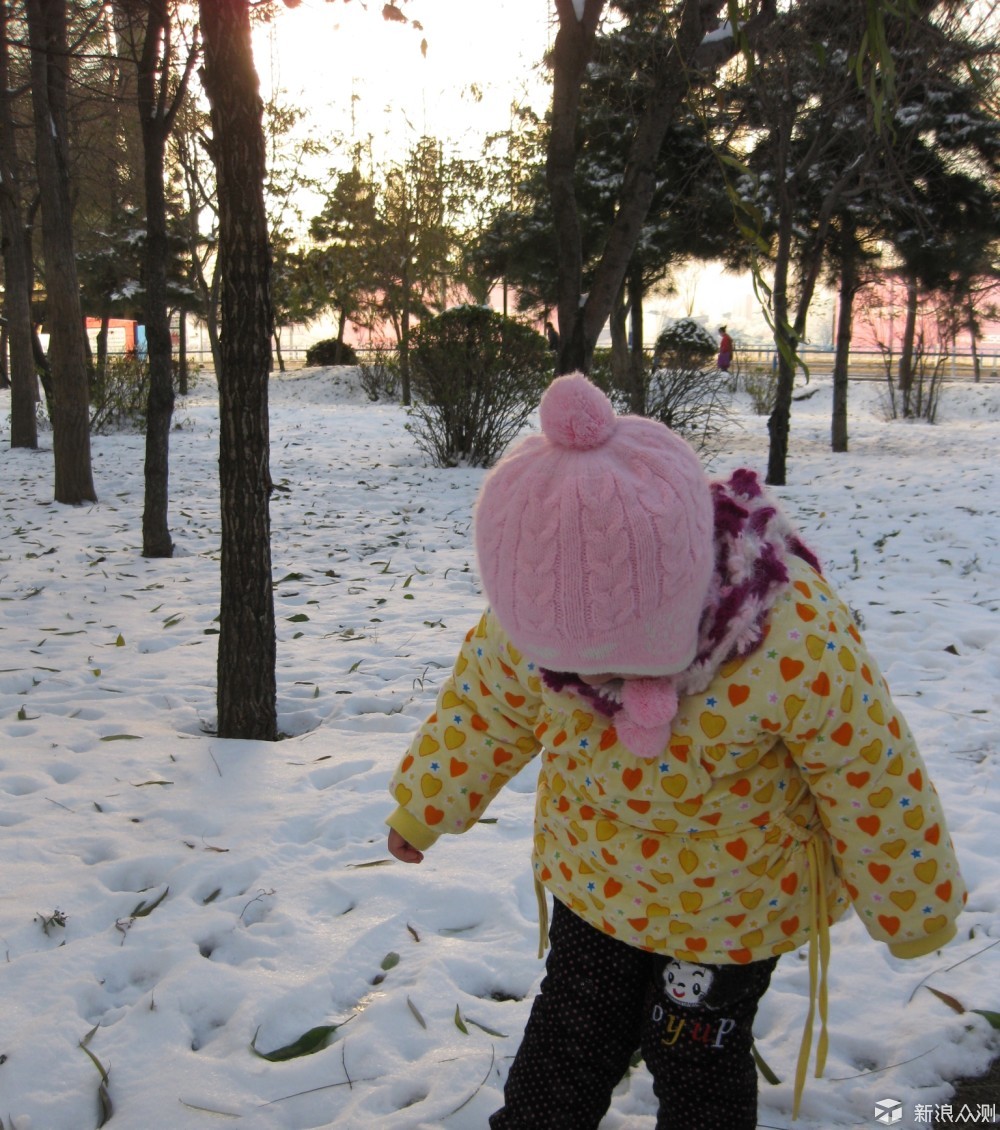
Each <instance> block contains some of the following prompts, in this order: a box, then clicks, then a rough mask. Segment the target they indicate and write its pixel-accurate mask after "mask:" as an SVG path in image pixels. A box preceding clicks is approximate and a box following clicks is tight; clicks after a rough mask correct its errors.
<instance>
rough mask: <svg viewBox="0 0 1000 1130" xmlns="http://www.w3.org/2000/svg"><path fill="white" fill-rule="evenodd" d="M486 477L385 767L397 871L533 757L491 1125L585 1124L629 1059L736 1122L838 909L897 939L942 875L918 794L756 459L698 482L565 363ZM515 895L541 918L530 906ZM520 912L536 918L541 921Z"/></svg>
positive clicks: (671, 1116)
mask: <svg viewBox="0 0 1000 1130" xmlns="http://www.w3.org/2000/svg"><path fill="white" fill-rule="evenodd" d="M540 418H541V426H542V434H541V435H534V436H531V437H529V438H527V439H525V440H524V441H522V442H521V443H520V444H519V445H518V446H517V447H516V448H515V449H514V450H513V451H512V452H511V453H510V454H509V455H508V456H507V457H505V458H504V459H503V460H501V462H500V463H499V464H498V465H497V466H496V467H495V468H494V469H493V470H492V471H491V472H490V474H489V475H488V476H487V477H486V479H485V481H484V484H483V487H482V491H481V493H480V496H479V500H478V503H477V507H476V550H477V555H478V560H479V568H480V573H481V576H482V581H483V586H484V588H485V590H486V594H487V596H488V598H489V601H490V608H489V609H488V610H487V611H486V613H485V614H484V615H483V617H482V619H481V620H480V622H479V624H478V626H477V627H476V628H474V629H473V630H472V631H471V632H470V633H469V635H468V636H467V637H466V640H465V644H464V646H463V647H462V649H461V651H460V653H459V656H458V660H457V663H456V665H455V669H454V672H453V674H452V676H451V677H450V678H449V679H448V680H447V682H446V683H445V684H444V686H443V687H442V688H441V692H440V694H439V696H438V701H437V709H436V710H435V712H434V713H433V714H432V715H431V716H430V718H429V719H428V720H427V722H426V723H425V724H424V726H423V728H422V729H421V731H420V732H419V733H418V734H417V736H416V737H415V738H414V740H413V743H412V745H411V747H410V751H409V753H408V754H407V755H406V757H405V758H404V759H403V761H402V763H401V765H400V766H399V769H398V770H397V772H396V774H395V776H394V778H393V781H392V786H391V789H392V794H393V796H394V798H395V800H396V803H397V805H398V807H397V809H396V811H395V812H394V813H393V814H392V815H391V816H390V817H389V819H388V821H387V823H388V824H389V826H390V829H391V830H390V832H389V850H390V852H391V853H392V854H393V855H394V856H395V857H396V858H397V859H400V860H403V861H404V862H409V863H419V862H420V860H421V859H422V858H423V852H424V851H426V850H427V849H428V848H429V847H430V846H431V845H432V844H433V843H434V841H435V840H436V839H437V837H438V836H439V835H440V834H441V833H442V832H463V831H465V830H466V829H468V828H469V827H470V826H471V825H473V824H475V823H476V821H477V820H478V819H479V818H480V817H481V816H482V815H483V812H484V811H485V809H486V806H487V805H488V804H489V802H490V800H491V799H492V798H493V797H494V796H495V795H496V793H497V792H498V791H499V790H500V788H501V787H502V786H503V785H504V784H505V783H506V782H507V781H508V780H509V779H510V778H511V777H513V776H514V774H515V773H517V771H518V770H519V769H520V768H521V767H522V766H523V765H525V764H526V763H527V762H528V761H529V760H530V759H532V758H533V757H535V756H536V754H538V753H539V752H541V757H542V763H541V766H540V769H539V777H538V790H537V799H536V813H535V836H534V853H533V865H534V870H535V877H536V880H537V883H538V884H540V886H541V887H544V888H546V889H547V890H548V891H549V892H550V893H551V894H552V896H553V899H554V907H553V914H552V923H551V930H550V933H549V941H550V945H551V948H550V952H549V957H548V961H547V964H546V976H545V978H544V980H543V981H542V985H541V991H540V993H539V995H538V997H537V998H536V999H535V1002H534V1005H533V1007H532V1011H531V1015H530V1017H529V1020H528V1024H527V1027H526V1029H525V1033H524V1039H523V1042H522V1044H521V1047H520V1049H519V1051H518V1054H517V1056H516V1058H515V1060H514V1063H513V1065H512V1067H511V1070H510V1074H509V1077H508V1079H507V1082H506V1085H505V1088H504V1106H503V1108H502V1109H501V1110H499V1111H497V1113H496V1114H494V1115H493V1117H492V1118H491V1119H490V1125H491V1126H492V1127H493V1128H494V1130H499V1128H508V1127H518V1128H522V1127H532V1128H535V1130H555V1128H558V1127H565V1128H566V1130H584V1128H585V1127H596V1126H597V1125H598V1123H599V1122H600V1121H601V1118H602V1116H603V1115H604V1113H605V1112H606V1111H607V1109H608V1106H609V1105H610V1102H611V1092H612V1089H613V1088H614V1086H615V1085H616V1084H617V1082H618V1081H619V1079H620V1078H621V1077H622V1075H623V1074H624V1072H625V1071H626V1069H627V1067H628V1064H629V1060H630V1058H631V1057H632V1055H633V1054H634V1052H635V1050H636V1049H637V1048H641V1049H642V1053H643V1057H644V1059H645V1061H646V1064H647V1066H648V1068H649V1070H650V1073H651V1074H652V1077H653V1085H654V1091H655V1094H656V1097H657V1099H658V1102H659V1110H660V1113H659V1117H658V1120H657V1127H658V1130H659V1128H666V1127H668V1126H669V1127H673V1128H676V1130H713V1128H715V1127H719V1128H721V1127H725V1128H726V1130H753V1128H754V1127H756V1125H757V1115H756V1110H757V1075H756V1069H755V1066H754V1061H753V1057H752V1053H751V1045H752V1040H753V1033H752V1029H753V1020H754V1015H755V1013H756V1010H757V1004H758V1001H759V1000H760V997H761V995H762V994H763V993H764V991H765V990H766V988H767V986H768V982H769V981H770V978H771V973H772V971H773V969H774V967H775V965H776V963H777V960H778V957H779V956H780V955H781V954H783V953H788V952H789V951H791V950H794V949H796V948H797V947H799V946H801V945H803V944H808V946H809V949H810V954H809V956H810V969H811V971H812V990H811V1000H810V1018H809V1022H808V1023H807V1027H806V1037H805V1039H804V1040H803V1047H802V1053H801V1055H800V1063H799V1071H798V1073H797V1082H796V1096H795V1098H796V1109H797V1106H798V1099H799V1097H800V1094H801V1089H802V1085H803V1081H804V1078H805V1071H806V1066H807V1060H808V1056H809V1041H810V1039H811V1032H812V1012H813V1007H814V1005H815V1002H816V1001H817V999H818V1004H819V1008H820V1014H821V1017H822V1018H823V1020H824V1032H823V1036H821V1042H820V1047H819V1049H818V1053H817V1074H818V1073H819V1071H820V1070H821V1069H822V1060H823V1057H824V1055H825V1003H826V1002H825V988H826V986H825V967H826V956H827V953H828V947H829V926H830V924H831V923H832V922H834V921H835V920H836V919H838V918H839V917H840V916H841V915H842V914H843V913H844V912H845V911H846V910H847V909H848V907H849V905H850V904H851V903H853V904H854V906H855V908H856V909H857V912H858V914H859V915H860V916H861V919H862V921H863V922H864V924H865V926H866V928H867V930H868V932H869V933H870V934H871V935H872V937H873V938H875V939H877V940H878V941H882V942H885V943H887V944H888V945H889V947H890V949H891V950H892V952H893V953H894V954H896V955H897V956H899V957H916V956H919V955H922V954H926V953H929V952H931V951H933V950H934V949H936V948H937V947H939V946H942V945H944V944H945V943H946V942H947V941H948V940H949V939H950V938H951V937H952V936H953V935H954V933H955V918H956V917H957V915H958V913H959V911H960V909H961V906H962V904H963V901H964V896H965V890H964V886H963V883H962V879H961V877H960V875H959V871H958V866H957V864H956V861H955V857H954V854H953V852H952V847H951V842H950V840H949V837H948V832H947V829H946V827H945V821H944V816H943V814H942V812H941V806H940V803H939V801H938V797H937V794H936V793H935V791H934V788H933V785H932V784H931V782H930V780H929V778H928V775H927V771H926V769H925V767H924V765H923V762H922V760H921V758H920V755H919V753H918V752H917V750H916V748H915V746H914V743H913V739H912V738H911V736H910V733H909V731H908V729H907V727H906V723H905V722H904V720H903V718H902V716H901V715H900V713H899V712H898V710H897V709H896V707H895V706H894V705H893V702H892V700H891V698H890V696H889V692H888V689H887V688H886V686H885V683H884V681H883V680H882V678H881V676H880V674H879V671H878V668H877V667H876V665H875V663H874V661H873V660H872V659H871V658H870V657H869V655H868V653H867V652H866V650H865V648H864V645H863V643H862V641H861V637H860V636H859V634H858V631H857V628H856V627H855V624H854V620H853V618H852V616H851V613H850V611H849V610H848V609H847V608H846V607H845V605H844V604H843V603H842V602H841V601H840V600H839V599H838V598H837V596H836V595H835V594H834V593H833V591H832V590H831V589H830V587H829V586H828V585H827V583H826V582H825V581H824V580H823V577H822V575H821V573H820V569H819V565H818V563H817V561H816V559H815V558H814V557H813V555H812V553H811V552H810V551H809V550H808V549H807V548H806V547H805V546H804V545H803V544H802V542H801V541H800V540H799V539H798V537H797V536H796V534H795V533H794V531H793V530H792V529H791V527H790V525H789V524H788V522H787V521H786V519H785V518H784V517H783V516H782V514H781V513H780V511H779V510H778V508H777V507H776V505H775V502H774V500H773V499H772V498H771V497H770V496H769V495H768V494H767V493H766V492H765V491H764V490H763V489H762V488H761V486H760V484H759V483H758V481H757V477H756V475H755V474H754V473H753V472H751V471H747V470H741V471H737V472H736V473H735V474H733V475H732V477H731V478H730V479H729V480H728V481H727V482H711V483H710V482H709V480H708V479H707V477H706V476H705V474H704V472H703V471H702V468H701V466H700V464H699V462H698V459H697V457H696V456H695V454H694V452H693V451H692V450H691V449H690V448H689V447H688V446H687V445H686V444H685V443H684V442H683V441H682V440H681V439H680V438H678V437H677V436H675V435H674V434H673V433H671V432H670V431H669V430H668V429H667V428H665V427H664V426H663V425H662V424H659V423H656V422H655V421H652V420H648V419H642V418H639V417H630V416H623V417H617V416H615V413H614V410H613V408H612V407H611V404H610V402H609V401H608V399H607V398H606V397H605V396H604V394H603V393H601V392H600V391H599V390H598V389H597V388H596V387H595V386H594V385H592V384H591V383H590V382H589V381H587V380H586V379H585V378H584V377H582V376H581V375H579V374H574V375H571V376H565V377H560V378H558V379H557V380H555V381H554V382H553V383H552V384H551V385H550V387H549V389H548V390H547V391H546V394H545V396H544V397H543V399H542V404H541V407H540ZM540 905H541V906H542V907H543V908H544V906H545V903H544V899H542V900H541V902H540ZM543 929H544V916H543Z"/></svg>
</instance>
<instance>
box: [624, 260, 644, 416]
mask: <svg viewBox="0 0 1000 1130" xmlns="http://www.w3.org/2000/svg"><path fill="white" fill-rule="evenodd" d="M644 297H645V287H644V286H643V281H642V271H640V270H639V269H638V268H636V267H633V268H632V269H631V271H630V272H629V282H628V301H629V335H630V337H631V339H632V340H631V350H630V353H631V355H630V357H629V389H630V393H629V395H630V399H631V401H632V403H634V404H639V403H641V404H642V408H632V409H631V411H633V412H643V413H644V412H645V410H646V354H645V351H644V349H643V335H644V334H645V329H644V326H643V321H642V300H643V298H644Z"/></svg>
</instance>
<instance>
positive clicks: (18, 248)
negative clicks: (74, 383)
mask: <svg viewBox="0 0 1000 1130" xmlns="http://www.w3.org/2000/svg"><path fill="white" fill-rule="evenodd" d="M9 51H10V45H9V42H8V39H7V0H0V227H2V229H3V240H2V251H3V263H4V302H3V309H4V317H5V318H6V320H7V324H6V326H5V327H4V328H5V331H6V339H5V344H6V345H8V346H9V348H10V370H9V373H8V376H9V379H10V446H11V447H27V448H37V447H38V425H37V422H36V418H35V406H36V405H37V403H38V377H37V376H36V375H35V358H34V354H33V351H32V327H31V298H30V294H31V263H30V261H29V258H28V244H27V240H26V239H25V238H24V220H23V218H22V202H21V185H20V180H19V177H18V173H17V146H16V137H15V129H14V119H13V114H12V112H11V105H10V89H11V81H10V56H9Z"/></svg>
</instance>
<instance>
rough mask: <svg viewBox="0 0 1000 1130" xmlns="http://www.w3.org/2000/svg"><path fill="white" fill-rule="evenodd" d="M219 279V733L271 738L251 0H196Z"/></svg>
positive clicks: (262, 302)
mask: <svg viewBox="0 0 1000 1130" xmlns="http://www.w3.org/2000/svg"><path fill="white" fill-rule="evenodd" d="M200 9H201V27H202V34H203V36H204V41H205V67H204V75H203V77H204V85H205V91H206V93H207V95H208V98H209V102H210V104H211V113H212V133H213V138H212V159H213V160H214V162H215V168H216V174H217V180H218V194H219V266H218V271H217V277H220V278H221V292H220V304H219V309H220V316H221V323H222V336H221V341H220V360H221V367H220V369H219V371H218V381H219V411H220V437H219V483H220V501H221V510H222V570H221V582H222V585H221V609H220V627H219V658H218V708H219V722H218V732H219V735H220V736H221V737H225V738H254V739H257V740H261V741H273V740H274V739H275V738H276V737H277V693H276V682H275V662H276V650H277V648H276V641H275V626H274V594H273V590H272V575H271V521H270V514H269V511H268V502H269V498H270V493H271V473H270V468H269V455H270V452H269V429H268V415H267V378H268V372H269V370H270V366H271V349H270V338H271V328H272V322H273V318H272V311H271V292H270V269H271V262H270V251H269V246H268V232H267V217H266V215H265V212H264V187H263V186H264V175H265V171H266V169H265V150H264V133H263V128H262V125H261V110H262V107H261V100H260V93H259V82H258V79H257V73H256V71H255V70H254V65H253V50H252V47H251V42H250V13H249V0H201V2H200Z"/></svg>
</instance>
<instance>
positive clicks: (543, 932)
mask: <svg viewBox="0 0 1000 1130" xmlns="http://www.w3.org/2000/svg"><path fill="white" fill-rule="evenodd" d="M535 898H536V899H538V959H539V961H541V959H542V958H543V957H544V956H545V947H546V946H547V945H548V944H549V900H548V899H547V898H546V897H545V888H544V887H543V886H542V884H541V883H540V882H539V881H538V880H537V879H536V880H535Z"/></svg>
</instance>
